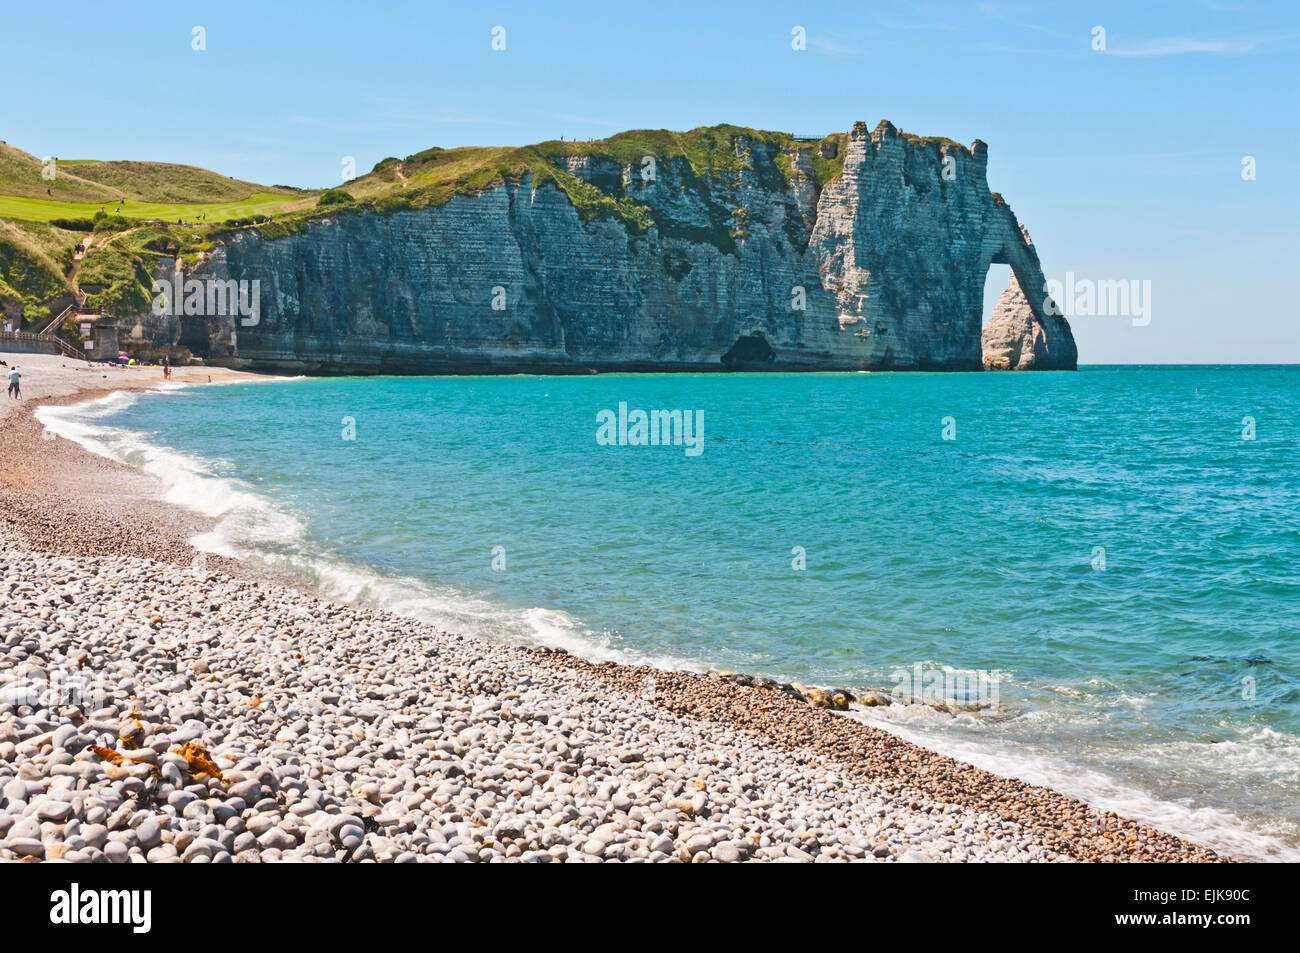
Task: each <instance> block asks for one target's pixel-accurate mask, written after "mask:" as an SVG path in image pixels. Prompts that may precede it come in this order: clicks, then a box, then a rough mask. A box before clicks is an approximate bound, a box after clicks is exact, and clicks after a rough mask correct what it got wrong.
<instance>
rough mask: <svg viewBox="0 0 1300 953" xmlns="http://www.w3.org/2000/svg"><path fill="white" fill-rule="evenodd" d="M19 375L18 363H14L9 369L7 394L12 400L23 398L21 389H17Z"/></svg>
mask: <svg viewBox="0 0 1300 953" xmlns="http://www.w3.org/2000/svg"><path fill="white" fill-rule="evenodd" d="M20 377H22V375H21V374H19V373H18V365H16V364H15V365H14V366H13V368H11V369H10V371H9V396H10V397H12V398H13V399H14V400H22V399H23V395H22V391H20V390H19V389H18V379H19V378H20Z"/></svg>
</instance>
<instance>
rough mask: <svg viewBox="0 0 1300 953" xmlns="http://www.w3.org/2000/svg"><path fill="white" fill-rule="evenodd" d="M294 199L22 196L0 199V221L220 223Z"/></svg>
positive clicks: (272, 210) (272, 211) (275, 209)
mask: <svg viewBox="0 0 1300 953" xmlns="http://www.w3.org/2000/svg"><path fill="white" fill-rule="evenodd" d="M299 198H300V197H299V196H298V195H286V194H284V193H282V192H254V193H253V194H251V195H248V196H245V197H244V198H242V199H237V200H235V201H230V202H187V203H179V202H141V201H138V200H136V199H123V200H121V201H110V202H58V201H52V200H49V199H39V198H31V197H29V196H25V195H0V218H13V219H24V220H26V221H29V222H52V221H54V220H55V219H93V218H94V217H95V213H97V212H99V211H100V210H101V209H102V210H103V211H104V213H105V214H108V215H112V214H114V213H116V214H119V215H121V216H122V217H123V218H127V219H162V220H164V221H171V222H174V221H176V219H178V218H183V219H186V220H187V221H189V220H194V219H197V218H198V217H199V216H200V215H203V214H205V213H206V215H207V218H208V221H217V222H223V221H225V220H226V219H230V218H250V217H252V216H254V215H276V214H279V213H280V211H281V210H282V209H284V208H285V207H286V206H288V205H291V204H294V203H297V202H298V201H299Z"/></svg>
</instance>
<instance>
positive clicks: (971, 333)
mask: <svg viewBox="0 0 1300 953" xmlns="http://www.w3.org/2000/svg"><path fill="white" fill-rule="evenodd" d="M662 135H670V134H666V133H664V134H662ZM616 138H617V137H616ZM610 141H611V142H613V141H614V140H610ZM725 146H726V148H727V149H728V150H730V154H731V155H732V156H734V158H735V161H734V162H728V163H727V164H725V165H724V166H716V165H715V166H710V167H708V168H703V169H702V168H701V166H700V163H698V162H694V161H692V160H691V159H690V158H688V157H687V156H684V155H675V156H674V155H671V154H665V155H664V156H661V157H659V158H658V161H656V162H654V163H652V167H653V172H652V174H650V175H646V167H647V166H646V163H645V162H644V161H641V162H638V161H636V159H635V157H631V158H630V157H628V156H627V155H626V154H625V153H626V150H623V152H620V151H619V150H616V149H610V150H609V151H608V152H603V151H602V149H601V148H600V144H596V146H595V147H592V148H588V149H585V150H584V152H583V154H578V155H574V154H564V153H563V151H562V150H558V149H557V153H558V154H555V155H547V156H545V160H546V161H548V162H550V163H551V164H552V165H553V167H554V168H555V169H556V170H557V172H556V175H557V176H558V177H559V179H560V180H561V181H563V182H566V183H568V185H567V186H566V187H564V188H561V187H560V186H559V185H557V183H556V181H554V180H551V179H549V178H548V179H547V181H545V182H542V183H541V184H538V177H539V174H540V173H534V172H525V173H523V174H521V175H519V176H518V177H517V178H509V177H507V178H504V179H503V180H502V181H500V182H499V183H497V184H493V185H491V186H489V187H486V188H483V189H481V190H477V191H474V192H471V193H457V194H454V195H452V196H451V197H450V198H448V199H446V200H445V201H443V202H442V203H441V204H437V205H429V206H428V207H424V208H408V209H399V210H397V211H388V212H384V211H383V210H374V209H365V208H363V209H353V210H348V211H347V212H346V213H338V214H333V213H323V214H322V216H321V217H318V218H315V219H313V220H312V221H310V222H308V223H306V224H305V225H304V226H303V227H301V228H299V229H297V230H296V231H295V232H294V233H293V234H288V235H282V236H279V237H271V235H270V231H271V230H268V229H259V228H257V227H252V228H242V229H237V230H233V231H231V232H229V233H228V234H226V235H225V236H223V238H222V240H221V241H220V242H218V243H217V244H216V245H215V246H214V247H213V248H212V250H211V251H210V252H209V253H208V255H207V257H206V258H205V259H204V260H203V261H202V262H200V263H199V265H198V266H197V267H194V268H191V269H189V271H190V272H191V274H190V275H189V277H195V278H200V279H202V278H216V279H221V280H236V281H240V280H243V281H252V280H258V281H260V288H261V302H260V317H259V322H258V324H257V325H256V326H254V327H242V326H240V325H239V323H238V319H237V318H231V317H226V318H219V317H218V318H196V317H184V318H182V319H181V321H180V325H181V327H180V330H179V332H178V336H179V339H180V340H179V341H178V343H183V344H185V345H186V346H188V347H190V348H191V350H193V351H194V352H195V353H197V354H200V355H206V356H207V357H208V358H209V360H213V361H216V362H224V363H238V364H244V365H251V366H256V367H267V368H279V369H293V370H305V371H314V372H367V371H384V372H419V371H428V372H443V371H453V372H478V371H487V372H492V371H513V370H527V371H558V372H564V371H570V372H581V371H583V370H585V369H589V368H595V369H601V370H606V369H631V370H637V369H643V370H674V369H682V370H699V369H721V368H724V367H730V368H745V369H747V368H770V369H773V370H885V369H896V370H902V369H909V370H910V369H933V370H979V369H981V368H983V367H1006V368H1009V369H1037V370H1045V369H1072V368H1074V367H1075V364H1076V350H1075V345H1074V340H1073V337H1072V335H1071V333H1070V328H1069V325H1068V324H1067V323H1066V322H1065V320H1064V319H1062V318H1056V317H1053V316H1051V315H1050V314H1044V307H1045V305H1046V302H1045V299H1043V297H1042V295H1041V294H1038V295H1036V294H1030V295H1029V296H1026V295H1024V294H1023V293H1019V289H1022V288H1023V289H1042V288H1043V287H1044V279H1043V274H1042V270H1041V267H1040V265H1039V261H1038V256H1037V253H1036V252H1035V250H1034V247H1033V245H1032V243H1031V242H1030V241H1029V238H1028V235H1027V233H1025V232H1024V230H1023V229H1022V228H1021V226H1020V223H1019V222H1018V221H1017V220H1016V217H1015V215H1014V214H1013V213H1012V211H1011V209H1010V207H1009V206H1007V205H1006V204H1005V202H1003V201H1002V199H1001V197H1000V196H999V195H997V194H996V193H992V192H990V191H989V188H988V183H987V180H986V166H987V147H986V146H985V144H984V143H983V142H981V141H979V140H976V141H975V143H973V144H972V146H971V147H970V148H967V147H964V146H961V145H958V144H957V143H954V142H951V141H949V140H940V139H923V138H919V137H914V136H909V135H907V134H905V133H901V132H899V131H898V130H897V129H895V128H894V127H893V126H892V125H891V124H890V123H888V122H882V123H880V125H879V126H877V127H876V129H875V130H874V131H870V132H869V131H868V130H867V128H866V126H865V125H864V124H863V123H857V124H856V125H855V126H854V127H853V129H852V131H851V132H850V133H848V134H841V135H838V136H832V137H827V138H826V139H823V140H820V141H818V142H805V141H796V140H792V139H790V138H789V137H785V138H784V139H781V138H779V137H776V136H774V135H753V136H751V135H746V134H745V133H744V132H738V133H736V134H734V135H727V136H726V137H725ZM535 148H536V149H537V150H544V146H539V147H535ZM652 158H654V157H652ZM841 166H842V168H841ZM574 195H578V196H587V197H593V201H596V200H598V201H599V203H603V204H595V205H592V206H591V207H593V208H596V209H597V212H596V213H594V214H593V213H592V212H591V211H590V208H588V207H586V206H584V207H582V208H580V207H579V205H582V203H581V202H576V203H575V201H574V200H573V199H572V198H571V196H574ZM610 209H614V211H610ZM995 262H1001V263H1006V264H1008V265H1010V266H1011V270H1012V280H1011V287H1009V288H1008V291H1007V294H1006V295H1004V296H1003V301H1002V302H1000V304H999V309H998V316H997V317H996V318H995V320H994V321H992V322H990V324H989V327H988V328H987V329H985V330H984V332H983V335H982V336H981V326H980V324H981V310H982V304H983V289H984V280H985V276H986V274H987V273H988V269H989V266H990V265H991V264H993V263H995ZM1013 291H1014V292H1016V295H1015V296H1013V298H1012V299H1008V297H1007V296H1008V295H1012V293H1013ZM1004 305H1005V307H1004Z"/></svg>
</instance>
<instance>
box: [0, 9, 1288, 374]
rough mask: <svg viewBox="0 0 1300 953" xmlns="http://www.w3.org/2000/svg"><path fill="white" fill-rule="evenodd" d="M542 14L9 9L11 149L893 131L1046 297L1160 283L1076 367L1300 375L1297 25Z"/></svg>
mask: <svg viewBox="0 0 1300 953" xmlns="http://www.w3.org/2000/svg"><path fill="white" fill-rule="evenodd" d="M545 7H546V9H543V8H542V5H540V4H517V5H516V4H492V3H476V4H470V3H466V4H455V5H451V4H441V3H431V2H420V3H400V2H393V3H386V2H383V0H374V2H369V3H362V2H355V0H351V2H347V3H330V2H317V3H310V4H307V3H303V4H281V3H272V2H260V3H245V2H224V3H210V2H205V3H185V2H173V3H166V4H162V3H159V4H152V5H147V4H141V5H138V6H137V7H134V8H130V9H128V8H124V7H122V6H120V5H117V4H106V3H100V2H96V3H81V2H66V3H60V4H57V5H55V6H49V5H44V6H42V5H41V4H36V3H21V4H20V3H10V4H6V8H5V11H4V16H3V18H2V19H0V31H2V32H0V84H2V86H3V89H4V91H5V92H4V95H3V102H4V110H3V114H2V115H0V137H2V138H4V139H5V140H6V141H8V142H10V143H11V144H13V145H16V146H18V147H19V148H22V149H25V150H27V151H28V152H32V153H34V154H36V155H38V156H46V155H54V156H59V157H62V158H100V159H122V158H130V159H157V160H164V161H171V162H186V163H192V164H195V165H201V166H206V167H209V168H212V169H215V170H217V171H220V172H222V173H225V174H228V175H233V176H236V177H239V178H245V179H251V180H253V181H258V182H265V183H286V184H291V185H302V186H323V185H329V184H334V183H336V182H337V181H339V178H340V172H341V167H342V161H343V157H344V156H354V157H355V158H356V164H357V169H358V171H359V172H360V171H365V170H366V169H368V168H369V167H370V166H371V165H373V164H374V163H375V162H377V161H378V160H380V159H382V158H384V157H385V156H389V155H395V156H404V155H408V154H410V153H412V152H415V151H417V150H420V149H424V148H427V147H429V146H433V145H442V146H452V145H465V144H522V143H528V142H534V141H538V140H542V139H551V138H555V137H558V136H561V135H563V136H566V137H572V136H578V137H587V136H592V137H601V136H604V135H608V134H610V133H613V132H616V131H618V130H620V129H628V128H646V127H653V128H669V129H684V128H690V127H693V126H698V125H704V124H710V123H715V122H733V123H737V124H741V125H750V126H758V127H762V128H767V129H781V130H788V131H791V132H794V133H797V134H820V133H824V132H829V131H833V130H842V129H847V128H848V127H849V126H851V125H852V123H853V121H854V120H858V119H861V120H864V121H866V122H867V124H868V125H869V126H874V125H875V124H876V122H877V121H879V120H880V119H881V118H888V119H890V120H891V121H893V122H894V123H895V124H896V125H897V126H899V127H901V128H903V129H906V130H908V131H909V132H917V133H925V134H931V135H944V136H948V137H950V138H952V139H956V140H958V141H961V142H967V143H968V142H970V141H971V140H972V139H975V138H981V139H984V140H985V141H986V142H988V143H989V183H990V186H991V187H992V188H993V189H994V190H997V191H1001V192H1002V193H1003V194H1004V195H1005V196H1006V198H1007V200H1008V201H1009V202H1010V203H1011V205H1012V207H1013V208H1014V209H1015V211H1016V213H1017V214H1018V215H1019V217H1020V219H1021V221H1023V222H1024V223H1025V225H1026V226H1027V227H1028V228H1029V230H1030V233H1031V234H1032V236H1033V238H1034V241H1035V244H1036V245H1037V246H1038V249H1039V252H1040V255H1041V256H1042V258H1043V264H1044V267H1045V269H1046V271H1047V274H1048V276H1049V277H1055V278H1060V279H1064V276H1065V273H1066V272H1067V271H1073V272H1074V273H1075V274H1076V275H1077V276H1079V277H1082V278H1090V279H1136V280H1150V281H1151V283H1152V309H1151V323H1150V324H1149V325H1148V326H1146V327H1134V326H1133V325H1132V323H1131V322H1130V321H1129V320H1128V319H1126V318H1116V317H1088V318H1077V319H1075V320H1074V321H1073V324H1074V327H1075V334H1076V337H1077V339H1078V341H1079V353H1080V360H1081V362H1084V363H1109V362H1121V363H1135V362H1163V363H1169V362H1183V361H1187V362H1216V361H1223V362H1255V361H1284V362H1300V327H1298V318H1300V314H1298V313H1297V311H1298V310H1300V309H1298V308H1297V304H1296V296H1295V295H1294V294H1293V293H1292V288H1291V287H1290V286H1291V282H1292V281H1293V280H1294V279H1293V276H1294V275H1295V274H1297V272H1300V268H1298V267H1297V262H1296V258H1297V253H1298V252H1300V224H1298V222H1300V202H1298V201H1297V195H1298V193H1300V187H1298V185H1297V183H1298V181H1300V179H1298V174H1300V159H1298V158H1297V155H1298V154H1300V123H1298V122H1297V110H1298V109H1300V106H1297V96H1300V82H1298V80H1300V66H1298V65H1297V64H1298V63H1300V59H1298V56H1297V54H1298V53H1300V12H1297V11H1298V9H1300V5H1296V4H1291V3H1283V2H1277V3H1258V2H1249V0H1243V2H1239V3H1238V2H1232V0H1184V2H1156V3H1146V2H1133V0H1127V2H1122V3H1108V2H1102V3H1087V4H1077V5H1076V4H1069V5H1066V4H1059V5H1058V4H1052V3H1044V2H1037V3H1035V2H1026V3H1020V2H996V0H995V2H989V3H978V2H972V3H927V2H923V0H922V2H905V3H897V4H891V3H888V2H863V0H845V2H840V0H835V2H823V3H815V4H811V5H805V4H794V3H789V2H785V3H740V2H733V3H728V4H716V5H715V4H706V3H700V2H694V3H671V2H667V3H666V2H656V3H646V4H639V3H617V4H616V3H609V2H608V0H605V2H601V3H581V2H568V3H564V4H547V5H545ZM195 26H202V27H203V28H204V29H205V30H206V45H207V49H206V50H204V51H195V50H194V49H192V29H193V27H195ZM495 26H504V27H505V29H506V50H505V51H504V52H495V51H493V50H492V48H491V31H492V28H493V27H495ZM795 26H802V27H804V28H805V30H806V31H807V37H808V44H807V47H808V48H807V50H806V51H802V52H796V51H794V50H792V49H791V30H792V28H793V27H795ZM1097 26H1101V27H1104V28H1105V30H1106V47H1107V48H1106V51H1105V52H1098V51H1094V50H1093V49H1092V43H1093V32H1092V31H1093V28H1094V27H1097ZM1247 155H1249V156H1254V157H1255V160H1256V164H1257V178H1256V180H1255V181H1243V179H1242V176H1241V163H1242V158H1243V156H1247ZM1000 290H1001V289H1000V288H997V289H990V294H994V293H995V292H996V291H1000Z"/></svg>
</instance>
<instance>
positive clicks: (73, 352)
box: [0, 331, 89, 361]
mask: <svg viewBox="0 0 1300 953" xmlns="http://www.w3.org/2000/svg"><path fill="white" fill-rule="evenodd" d="M7 344H8V345H14V347H13V348H6V347H5V345H7ZM4 350H19V351H20V352H28V353H32V354H63V355H64V356H65V357H72V358H76V359H77V360H79V361H85V360H89V358H87V357H86V355H85V352H83V351H82V350H81V348H79V347H77V346H76V345H73V344H69V343H68V342H67V341H65V340H63V338H60V337H55V336H54V335H52V334H38V333H37V332H35V331H0V351H4Z"/></svg>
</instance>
